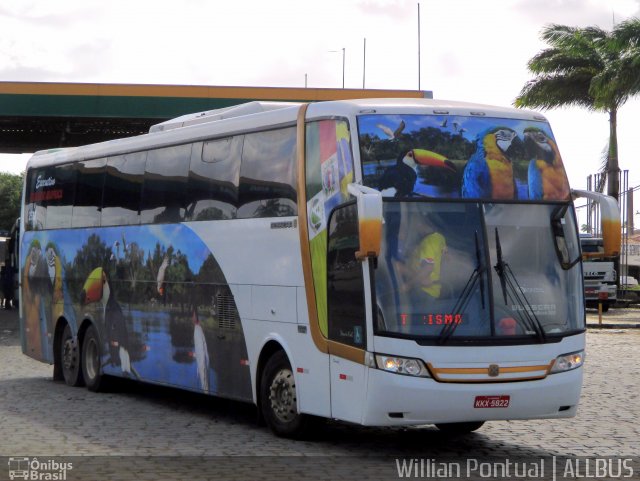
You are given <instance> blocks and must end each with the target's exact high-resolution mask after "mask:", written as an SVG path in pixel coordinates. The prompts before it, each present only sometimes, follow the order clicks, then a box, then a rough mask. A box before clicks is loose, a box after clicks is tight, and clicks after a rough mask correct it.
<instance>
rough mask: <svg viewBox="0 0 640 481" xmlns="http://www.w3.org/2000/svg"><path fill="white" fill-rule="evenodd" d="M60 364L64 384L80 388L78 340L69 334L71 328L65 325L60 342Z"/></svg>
mask: <svg viewBox="0 0 640 481" xmlns="http://www.w3.org/2000/svg"><path fill="white" fill-rule="evenodd" d="M60 363H61V366H62V376H63V377H64V382H66V383H67V384H68V385H69V386H74V387H75V386H82V385H83V384H84V380H83V378H82V371H81V370H80V346H79V345H78V339H77V338H74V337H73V335H72V334H71V327H69V324H67V325H66V326H65V327H64V331H63V332H62V339H61V342H60Z"/></svg>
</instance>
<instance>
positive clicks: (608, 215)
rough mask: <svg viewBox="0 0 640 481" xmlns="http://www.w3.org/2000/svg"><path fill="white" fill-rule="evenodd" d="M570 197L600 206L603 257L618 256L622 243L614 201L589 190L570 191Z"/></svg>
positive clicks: (616, 207)
mask: <svg viewBox="0 0 640 481" xmlns="http://www.w3.org/2000/svg"><path fill="white" fill-rule="evenodd" d="M571 196H572V197H573V198H574V199H576V198H578V197H585V198H587V199H590V200H592V201H594V202H596V203H597V204H598V205H599V206H600V219H601V223H602V240H603V244H604V253H603V256H604V257H616V256H619V255H620V244H621V241H622V230H621V228H620V208H619V206H618V202H617V201H616V199H614V198H613V197H610V196H608V195H605V194H601V193H599V192H592V191H590V190H571Z"/></svg>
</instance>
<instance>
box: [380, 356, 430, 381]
mask: <svg viewBox="0 0 640 481" xmlns="http://www.w3.org/2000/svg"><path fill="white" fill-rule="evenodd" d="M376 367H377V368H378V369H381V370H383V371H388V372H395V373H396V374H404V375H405V376H416V377H431V376H430V375H429V370H428V369H427V367H426V366H425V365H424V363H423V362H422V361H421V360H420V359H412V358H406V357H398V356H387V355H384V354H376Z"/></svg>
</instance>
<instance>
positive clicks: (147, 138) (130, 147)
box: [27, 98, 546, 169]
mask: <svg viewBox="0 0 640 481" xmlns="http://www.w3.org/2000/svg"><path fill="white" fill-rule="evenodd" d="M301 105H302V104H301V103H299V102H248V103H245V104H240V105H236V106H233V107H226V108H222V109H216V110H211V111H207V112H199V113H195V114H189V115H184V116H181V117H177V118H175V119H172V120H168V121H166V122H162V123H160V124H156V125H154V126H152V128H151V130H150V132H149V133H148V134H144V135H139V136H135V137H127V138H124V139H116V140H109V141H106V142H100V143H97V144H91V145H86V146H82V147H71V148H65V149H60V148H56V149H49V150H41V151H39V152H36V153H35V154H34V155H33V157H31V159H29V162H28V163H27V169H31V168H34V167H42V166H46V165H55V164H62V163H67V162H72V161H82V160H89V159H94V158H100V157H105V156H110V155H122V154H126V153H129V152H135V151H138V150H144V149H148V148H158V147H165V146H170V145H176V144H180V143H184V142H194V141H198V140H204V139H208V138H209V139H210V138H213V137H216V136H222V135H233V134H235V133H240V132H245V131H251V130H259V129H264V128H265V127H278V126H284V125H287V124H294V123H295V122H296V119H297V115H298V110H299V107H300V106H301ZM374 113H381V114H389V113H397V114H420V115H460V116H478V117H497V118H510V119H521V120H536V121H543V122H545V121H546V118H545V117H544V116H542V115H540V114H539V113H537V112H532V111H529V110H522V109H515V108H507V107H496V106H489V105H483V104H475V103H468V102H456V101H450V100H434V99H416V98H410V99H409V98H406V99H405V98H396V99H354V100H336V101H327V102H315V103H311V104H309V108H308V110H307V116H306V117H307V118H308V119H313V118H322V117H324V118H326V117H327V116H331V117H335V116H344V117H355V116H357V115H360V114H374Z"/></svg>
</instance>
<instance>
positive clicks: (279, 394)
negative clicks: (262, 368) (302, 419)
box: [269, 369, 298, 423]
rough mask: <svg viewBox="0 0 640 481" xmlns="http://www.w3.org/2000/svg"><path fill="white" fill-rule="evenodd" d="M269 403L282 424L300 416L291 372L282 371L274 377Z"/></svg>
mask: <svg viewBox="0 0 640 481" xmlns="http://www.w3.org/2000/svg"><path fill="white" fill-rule="evenodd" d="M269 402H270V404H271V410H272V411H273V413H274V414H275V416H276V418H278V420H279V421H281V422H284V423H288V422H291V421H292V420H293V419H295V417H296V416H297V415H298V411H297V409H296V402H297V399H296V385H295V382H294V380H293V373H292V372H291V370H289V369H281V370H280V371H278V373H277V374H276V375H275V376H274V378H273V381H271V386H270V387H269Z"/></svg>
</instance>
